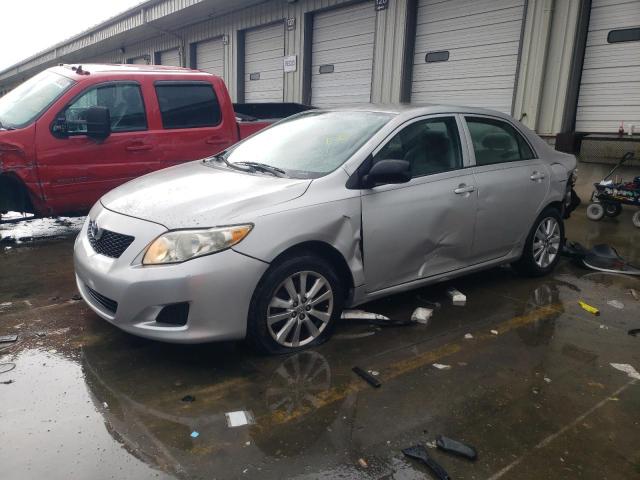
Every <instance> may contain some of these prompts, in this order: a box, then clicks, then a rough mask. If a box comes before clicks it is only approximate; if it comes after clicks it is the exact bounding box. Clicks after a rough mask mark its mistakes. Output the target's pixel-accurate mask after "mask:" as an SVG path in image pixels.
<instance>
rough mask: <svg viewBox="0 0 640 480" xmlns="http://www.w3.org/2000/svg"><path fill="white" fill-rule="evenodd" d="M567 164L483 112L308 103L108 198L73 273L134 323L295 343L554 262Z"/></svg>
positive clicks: (283, 346)
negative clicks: (410, 300)
mask: <svg viewBox="0 0 640 480" xmlns="http://www.w3.org/2000/svg"><path fill="white" fill-rule="evenodd" d="M575 167H576V160H575V158H574V157H573V156H571V155H567V154H563V153H560V152H557V151H555V150H553V149H552V148H550V147H549V146H548V145H547V144H546V143H545V142H544V141H543V140H542V139H540V138H539V137H538V136H537V135H536V134H535V133H533V132H531V131H530V130H528V129H527V128H525V127H524V126H523V125H521V124H520V123H518V122H516V121H514V120H513V119H512V118H511V117H508V116H506V115H503V114H500V113H497V112H494V111H489V110H483V109H474V108H464V107H447V106H428V107H420V108H386V107H384V108H383V107H377V106H371V105H370V106H368V107H363V108H353V109H338V110H313V111H310V112H306V113H303V114H300V115H297V116H294V117H291V118H289V119H286V120H284V121H281V122H279V123H277V124H275V125H274V126H272V127H270V128H268V129H266V130H263V131H261V132H259V133H257V134H256V135H254V136H252V137H250V138H248V139H246V140H245V141H243V142H241V143H239V144H237V145H235V146H234V147H232V148H230V149H229V150H227V151H225V152H222V153H220V154H218V155H216V156H213V157H211V158H207V159H204V160H201V161H197V162H191V163H187V164H184V165H181V166H177V167H173V168H169V169H166V170H162V171H160V172H156V173H153V174H150V175H147V176H144V177H141V178H139V179H137V180H134V181H132V182H129V183H127V184H125V185H123V186H121V187H119V188H117V189H115V190H113V191H112V192H110V193H108V194H107V195H105V196H104V197H103V198H102V199H101V200H100V201H99V202H98V203H97V204H96V205H95V206H94V207H93V209H92V210H91V212H90V214H89V216H88V218H87V221H86V223H85V225H84V227H83V229H82V231H81V233H80V234H79V236H78V238H77V240H76V243H75V268H76V277H77V283H78V288H79V290H80V293H81V294H82V296H83V298H84V300H85V301H86V302H87V303H88V304H89V306H90V307H91V308H92V309H93V310H94V311H95V312H96V313H97V314H98V315H100V316H101V317H102V318H104V319H106V320H108V321H109V322H111V323H113V324H114V325H116V326H117V327H119V328H121V329H123V330H125V331H127V332H130V333H132V334H135V335H140V336H144V337H148V338H152V339H156V340H162V341H167V342H182V343H196V342H208V341H213V340H234V339H244V338H246V339H247V340H248V341H249V342H250V343H252V344H253V345H254V346H255V347H257V348H259V349H260V350H263V351H266V352H271V353H281V352H290V351H295V350H298V349H301V348H304V347H307V346H310V345H315V344H318V343H321V342H323V341H325V340H327V339H328V338H329V336H330V335H331V331H332V330H333V327H334V326H335V324H336V322H337V321H338V319H339V318H340V314H341V311H342V309H343V308H345V307H353V306H356V305H359V304H362V303H364V302H367V301H370V300H373V299H376V298H379V297H382V296H385V295H390V294H393V293H397V292H401V291H405V290H409V289H413V288H417V287H421V286H424V285H426V284H430V283H434V282H438V281H442V280H445V279H447V280H448V279H451V278H453V277H457V276H460V275H465V274H467V273H470V272H475V271H478V270H482V269H486V268H490V267H494V266H496V265H500V264H512V265H513V267H514V268H515V269H516V270H517V271H518V272H521V273H523V274H526V275H544V274H546V273H548V272H550V271H551V270H552V269H553V268H554V267H555V266H556V264H557V262H558V260H559V252H560V249H561V248H562V244H563V241H564V227H563V217H564V216H565V215H566V214H567V209H568V205H569V199H570V196H571V185H572V179H573V172H574V170H575Z"/></svg>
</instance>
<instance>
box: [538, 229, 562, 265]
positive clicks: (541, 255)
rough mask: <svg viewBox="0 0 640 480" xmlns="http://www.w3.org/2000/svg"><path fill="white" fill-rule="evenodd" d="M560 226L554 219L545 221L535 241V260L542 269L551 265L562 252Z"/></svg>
mask: <svg viewBox="0 0 640 480" xmlns="http://www.w3.org/2000/svg"><path fill="white" fill-rule="evenodd" d="M560 240H561V238H560V225H559V224H558V220H556V219H555V218H553V217H547V218H545V219H543V220H542V221H541V222H540V224H539V225H538V228H537V229H536V233H535V237H534V239H533V260H534V261H535V262H536V265H537V266H538V267H540V268H547V267H548V266H549V265H551V264H552V263H553V262H554V260H555V259H556V257H557V256H558V253H559V250H560Z"/></svg>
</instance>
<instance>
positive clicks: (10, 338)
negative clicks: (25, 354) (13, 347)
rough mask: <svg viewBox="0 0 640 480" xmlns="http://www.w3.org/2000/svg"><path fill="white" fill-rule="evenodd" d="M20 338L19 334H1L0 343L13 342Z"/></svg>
mask: <svg viewBox="0 0 640 480" xmlns="http://www.w3.org/2000/svg"><path fill="white" fill-rule="evenodd" d="M16 340H18V335H15V334H11V335H0V343H12V342H15V341H16Z"/></svg>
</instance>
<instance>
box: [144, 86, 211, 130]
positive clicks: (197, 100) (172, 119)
mask: <svg viewBox="0 0 640 480" xmlns="http://www.w3.org/2000/svg"><path fill="white" fill-rule="evenodd" d="M155 88H156V94H157V96H158V104H159V105H160V114H161V116H162V126H163V127H164V128H170V129H174V128H203V127H214V126H216V125H218V124H219V123H220V120H221V112H220V104H219V103H218V99H217V97H216V94H215V92H214V90H213V86H212V85H211V84H209V83H206V82H202V83H193V82H166V83H165V82H158V83H156V84H155Z"/></svg>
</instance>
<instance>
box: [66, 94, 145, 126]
mask: <svg viewBox="0 0 640 480" xmlns="http://www.w3.org/2000/svg"><path fill="white" fill-rule="evenodd" d="M96 106H99V107H107V108H108V109H109V113H110V115H111V131H112V132H131V131H139V130H146V129H147V116H146V114H145V110H144V102H143V101H142V94H141V93H140V87H139V86H138V85H137V84H133V83H110V84H106V85H100V86H97V87H93V88H91V89H89V90H87V91H86V92H84V93H83V94H82V95H81V96H80V97H78V98H77V99H76V100H74V101H73V102H72V103H71V104H70V105H69V106H68V107H67V109H66V110H65V113H64V116H65V120H66V125H67V133H68V134H69V135H75V134H84V133H86V132H87V124H86V112H87V109H89V108H90V107H96Z"/></svg>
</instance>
